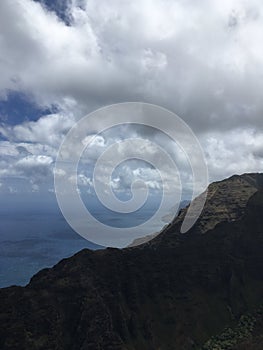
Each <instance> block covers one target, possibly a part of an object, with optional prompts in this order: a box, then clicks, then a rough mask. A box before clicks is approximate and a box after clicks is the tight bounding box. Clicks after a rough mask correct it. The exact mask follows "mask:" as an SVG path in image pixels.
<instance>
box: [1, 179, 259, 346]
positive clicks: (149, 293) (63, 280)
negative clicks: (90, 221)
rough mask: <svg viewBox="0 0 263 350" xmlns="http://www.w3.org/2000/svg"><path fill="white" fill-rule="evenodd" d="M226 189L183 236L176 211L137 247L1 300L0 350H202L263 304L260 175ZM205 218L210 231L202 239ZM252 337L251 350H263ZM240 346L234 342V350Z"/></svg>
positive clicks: (39, 278) (67, 266)
mask: <svg viewBox="0 0 263 350" xmlns="http://www.w3.org/2000/svg"><path fill="white" fill-rule="evenodd" d="M224 181H225V182H224ZM224 181H223V187H222V182H218V183H216V184H214V185H212V186H211V188H212V189H213V190H214V189H216V191H215V192H213V191H211V189H210V193H212V197H209V195H208V203H207V205H208V208H206V209H205V210H207V212H206V211H205V210H204V213H202V214H201V217H200V218H199V220H198V222H197V223H196V225H195V226H194V227H193V228H192V229H191V230H190V231H189V233H186V234H180V224H181V222H182V218H183V215H185V211H182V212H181V213H180V214H179V216H178V217H177V218H176V219H175V220H174V221H173V222H172V223H171V224H170V226H168V227H167V228H166V229H164V230H163V232H162V233H161V234H160V235H159V236H157V237H155V238H154V239H153V240H152V241H150V242H147V243H144V244H142V245H141V246H138V247H132V248H125V249H113V248H108V249H105V250H101V251H96V252H93V251H90V250H82V251H80V252H79V253H77V254H76V255H74V256H73V257H71V258H68V259H63V260H62V261H61V262H59V263H58V264H57V265H55V266H54V267H53V268H52V269H44V270H42V271H40V272H39V273H38V274H36V275H35V276H33V277H32V279H31V281H30V283H29V284H28V285H27V286H26V287H24V288H23V287H9V288H5V289H2V290H0V297H1V300H2V303H1V310H0V311H1V312H0V320H1V324H2V327H1V329H0V348H1V349H3V350H6V349H19V350H20V349H21V350H22V349H27V350H31V349H32V350H33V349H59V350H60V349H61V350H62V349H63V350H64V349H69V350H74V349H75V350H85V349H88V350H93V349H94V350H99V349H106V350H107V349H116V350H118V349H120V350H124V349H125V350H135V349H136V350H140V349H142V350H156V349H161V350H170V349H171V350H172V349H175V348H176V349H185V350H188V349H189V350H190V349H207V348H206V347H205V344H207V342H208V341H209V339H211V337H213V336H216V335H217V334H220V333H222V332H223V331H224V329H225V327H235V326H236V325H237V324H238V322H239V320H240V317H242V315H244V314H247V313H250V312H255V310H257V308H258V307H259V306H260V304H261V303H262V296H263V257H262V248H263V232H262V227H263V217H262V212H263V186H262V184H263V174H245V175H242V176H237V177H234V178H230V179H228V180H224ZM226 184H227V186H226V187H224V185H226ZM244 186H245V188H243V187H244ZM229 189H232V191H230V192H229ZM242 189H243V190H245V192H242ZM218 191H219V192H218ZM220 191H222V193H221V192H220ZM208 192H209V191H208ZM215 193H217V196H218V195H219V194H220V195H223V199H221V202H222V201H224V200H225V199H226V200H227V202H226V203H227V205H229V206H228V208H227V209H228V210H223V211H222V210H221V204H220V203H221V202H220V203H219V204H220V205H219V210H218V212H219V213H221V214H220V215H221V216H220V220H215V218H217V214H216V212H213V211H212V209H213V208H214V207H215V204H214V203H215V202H214V201H215V199H216V198H215ZM226 193H227V195H226ZM239 196H241V200H239ZM209 201H210V202H209ZM216 202H217V201H216ZM237 204H238V205H237ZM234 205H235V206H234ZM237 207H238V208H237ZM229 208H230V209H229ZM236 209H238V210H236ZM208 213H211V214H210V215H211V220H212V225H211V226H209V225H208V226H205V228H206V231H202V230H201V229H200V227H201V228H202V227H203V226H202V225H201V224H202V220H203V222H204V219H206V217H207V215H208ZM222 213H223V214H222ZM180 215H181V216H180ZM233 215H234V216H233ZM215 221H218V222H215ZM205 222H206V221H205ZM257 332H258V333H257V334H258V335H259V336H258V337H257V338H256V340H255V341H254V343H255V342H256V343H255V344H253V349H255V350H259V349H262V345H263V343H262V337H260V334H263V330H262V332H261V330H259V331H257ZM238 342H239V343H240V344H239V343H238ZM247 342H248V343H247ZM249 342H250V343H251V341H250V339H249V337H248V339H242V343H243V346H247V345H244V344H250V343H249ZM251 344H252V343H251ZM239 346H241V347H240V349H241V348H242V344H241V340H238V339H237V343H235V344H232V349H238V348H239ZM247 348H249V345H248V347H247ZM219 349H231V347H227V348H226V347H225V348H222V347H221V348H220V347H219Z"/></svg>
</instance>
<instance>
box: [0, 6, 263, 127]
mask: <svg viewBox="0 0 263 350" xmlns="http://www.w3.org/2000/svg"><path fill="white" fill-rule="evenodd" d="M262 10H263V5H262V3H261V1H259V0H253V1H248V0H245V1H242V2H241V1H238V0H230V1H228V2H227V3H226V2H222V1H220V0H216V1H213V2H210V1H207V0H203V1H201V2H198V3H196V2H190V1H186V2H184V3H182V2H180V1H173V2H171V1H168V0H155V1H153V0H146V1H143V2H141V1H139V0H137V1H133V2H132V3H128V2H122V1H113V2H111V3H109V2H107V1H106V0H102V1H100V2H98V1H95V0H89V1H71V2H68V10H67V15H68V19H69V21H70V25H67V24H66V23H64V22H63V21H62V20H61V19H60V18H58V17H57V16H56V15H55V13H54V12H49V11H48V10H47V8H45V7H43V6H41V4H40V3H36V2H34V1H32V0H23V1H22V0H14V1H12V2H10V1H8V0H3V1H1V4H0V14H1V15H0V23H1V41H0V52H1V54H2V61H1V62H2V63H1V72H0V73H1V83H0V91H1V92H2V96H4V95H5V94H7V92H8V90H10V89H11V90H19V91H23V92H26V93H28V94H30V95H33V96H34V97H35V99H36V100H37V101H38V103H43V104H44V105H54V104H55V105H59V106H60V107H61V108H64V107H65V106H66V107H65V108H68V103H70V104H71V106H70V108H73V109H74V110H75V112H76V114H77V113H79V114H80V115H81V113H83V112H84V111H90V110H92V109H93V108H95V107H96V106H97V107H98V106H101V105H105V104H109V103H114V102H120V101H127V100H128V101H129V100H143V101H148V102H153V103H157V104H161V105H163V106H165V107H168V108H170V109H172V110H173V111H174V112H177V113H178V114H179V115H180V116H182V117H183V118H184V119H185V120H186V121H187V122H188V123H189V124H190V125H191V126H192V127H193V128H194V129H195V130H196V131H198V132H201V131H203V130H210V129H215V128H217V129H223V130H228V129H229V128H235V127H236V125H237V124H238V125H241V124H242V125H249V126H253V125H257V126H258V127H260V128H262V118H261V112H262V107H263V106H262V99H261V91H262V88H263V86H262V84H263V82H262V79H261V74H262V72H263V68H262V67H263V65H262V63H263V62H262V60H263V58H262V57H263V49H262V45H260V41H261V33H262V30H263V21H262V13H263V12H262ZM21 14H22V15H21ZM51 33H52V34H51ZM70 101H71V102H70Z"/></svg>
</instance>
